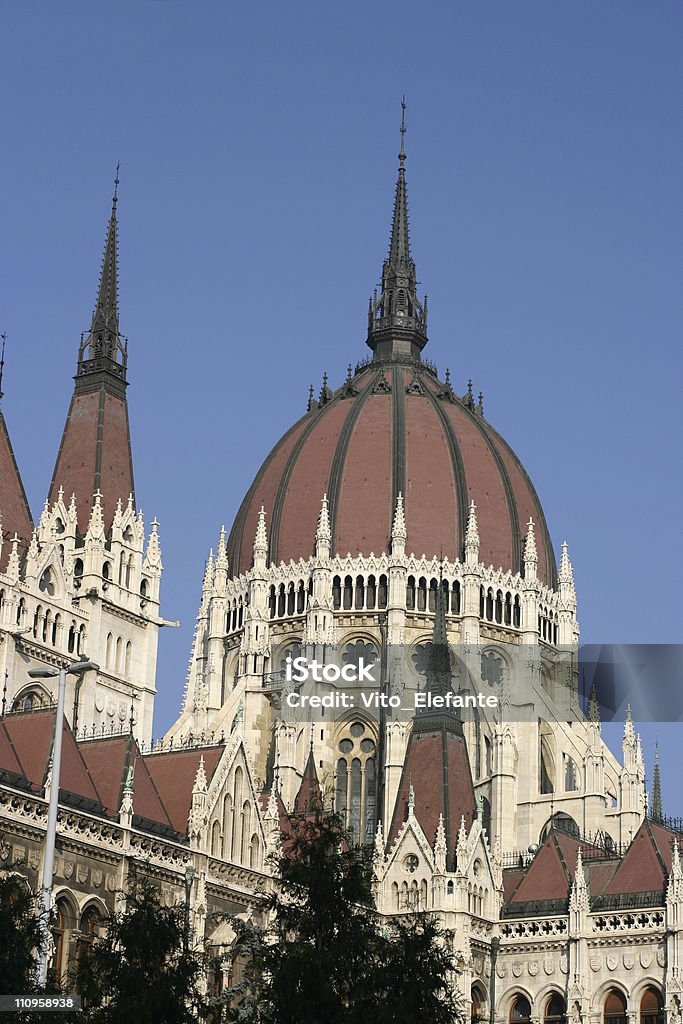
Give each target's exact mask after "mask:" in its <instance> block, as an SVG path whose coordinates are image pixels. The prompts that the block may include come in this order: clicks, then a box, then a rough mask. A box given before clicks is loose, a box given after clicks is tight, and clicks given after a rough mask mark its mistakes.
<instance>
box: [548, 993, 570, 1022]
mask: <svg viewBox="0 0 683 1024" xmlns="http://www.w3.org/2000/svg"><path fill="white" fill-rule="evenodd" d="M543 1024H567V1005H566V1003H565V1001H564V998H563V996H561V995H560V993H559V992H553V993H552V995H551V996H550V997H549V998H548V999H547V1000H546V1004H545V1007H544V1010H543Z"/></svg>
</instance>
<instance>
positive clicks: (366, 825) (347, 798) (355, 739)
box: [335, 721, 377, 844]
mask: <svg viewBox="0 0 683 1024" xmlns="http://www.w3.org/2000/svg"><path fill="white" fill-rule="evenodd" d="M376 749H377V748H376V739H375V737H374V735H373V734H372V733H371V732H370V730H369V729H368V728H367V727H366V726H365V725H364V723H363V722H360V721H354V722H351V723H349V724H347V726H346V728H345V729H344V731H343V733H342V734H341V735H340V737H339V739H338V741H337V752H338V754H339V755H340V756H339V757H338V759H337V771H336V775H337V780H336V796H335V810H336V812H337V814H339V816H340V817H341V818H342V820H343V821H344V824H345V826H346V828H347V829H348V830H349V831H350V832H351V834H352V836H353V840H354V842H357V843H366V844H369V843H371V842H372V840H373V837H374V831H375V811H376V801H377V778H376V764H375V758H376Z"/></svg>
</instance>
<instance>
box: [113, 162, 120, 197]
mask: <svg viewBox="0 0 683 1024" xmlns="http://www.w3.org/2000/svg"><path fill="white" fill-rule="evenodd" d="M120 167H121V161H120V160H117V161H116V177H115V178H114V198H113V200H112V204H113V206H114V207H115V206H116V204H117V202H118V201H119V169H120Z"/></svg>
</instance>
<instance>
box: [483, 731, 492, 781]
mask: <svg viewBox="0 0 683 1024" xmlns="http://www.w3.org/2000/svg"><path fill="white" fill-rule="evenodd" d="M484 755H485V758H484V765H485V771H486V774H487V775H490V774H491V772H492V771H493V762H492V758H491V740H490V739H489V738H488V736H484Z"/></svg>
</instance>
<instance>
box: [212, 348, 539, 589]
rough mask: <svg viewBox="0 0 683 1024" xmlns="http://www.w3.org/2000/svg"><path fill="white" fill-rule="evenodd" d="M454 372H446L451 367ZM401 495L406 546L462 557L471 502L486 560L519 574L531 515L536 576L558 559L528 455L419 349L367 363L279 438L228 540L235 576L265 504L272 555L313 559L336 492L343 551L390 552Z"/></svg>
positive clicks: (334, 509) (337, 533)
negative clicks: (323, 512)
mask: <svg viewBox="0 0 683 1024" xmlns="http://www.w3.org/2000/svg"><path fill="white" fill-rule="evenodd" d="M447 377H448V375H447ZM399 493H402V494H403V497H404V506H405V519H406V533H407V539H406V546H405V549H406V552H407V553H408V554H414V555H416V556H418V557H419V556H421V555H427V556H428V557H431V556H436V557H439V556H441V555H443V556H444V557H447V558H449V559H461V558H462V557H463V549H464V539H465V528H466V523H467V510H468V507H469V504H470V502H471V501H474V502H475V504H476V506H477V521H478V526H479V537H480V548H479V560H480V562H482V563H483V564H485V565H489V564H492V565H493V566H494V568H496V569H498V568H502V569H504V570H511V571H512V572H514V573H517V572H520V570H521V565H522V556H523V549H524V537H525V535H526V530H527V523H528V521H529V519H530V518H531V519H533V520H534V523H535V524H536V531H535V532H536V538H537V546H538V576H539V578H540V579H541V580H542V581H544V582H545V583H547V584H549V585H553V584H554V581H555V560H554V556H553V550H552V545H551V541H550V536H549V533H548V528H547V525H546V522H545V517H544V515H543V510H542V508H541V505H540V502H539V500H538V496H537V495H536V492H535V490H534V487H533V485H532V483H531V481H530V479H529V477H528V475H527V473H526V472H525V470H524V467H523V466H522V464H521V462H520V461H519V459H518V458H517V456H516V455H515V453H514V452H513V451H512V449H511V448H510V447H509V445H508V444H506V442H505V441H504V440H503V438H502V437H501V436H500V434H499V433H498V432H497V431H496V430H494V429H493V427H491V426H490V424H489V423H487V421H486V420H485V419H484V417H483V413H482V411H481V407H480V406H476V405H475V404H474V402H473V401H472V399H471V395H467V396H465V398H464V399H460V398H458V397H456V396H455V395H454V393H453V391H452V389H451V386H450V383H449V381H448V379H446V381H440V380H439V379H438V377H437V376H436V374H435V372H434V370H433V369H432V368H431V367H430V366H429V365H428V364H427V363H425V362H423V361H422V360H421V359H419V358H416V359H413V358H407V359H406V360H405V362H401V361H398V360H397V358H396V356H394V358H393V359H380V360H379V361H377V360H373V361H370V362H368V363H366V364H365V365H361V366H359V367H358V368H357V370H356V373H355V375H354V376H353V377H351V376H350V375H349V378H348V379H347V381H346V383H345V384H344V385H343V386H342V387H341V388H339V389H338V390H337V391H335V392H330V391H329V390H328V389H327V388H326V387H324V388H323V391H322V393H321V400H320V402H319V403H316V404H315V405H314V407H313V408H312V409H310V411H309V412H308V413H307V414H306V415H305V416H303V417H302V418H301V419H300V420H299V421H298V422H297V423H295V424H294V426H293V427H291V429H290V430H289V431H288V432H287V433H286V434H285V435H284V437H282V438H281V440H280V441H278V443H277V444H276V445H275V447H274V448H273V450H272V451H271V452H270V454H269V455H268V457H267V458H266V460H265V462H264V463H263V465H262V466H261V468H260V469H259V471H258V473H257V474H256V478H255V480H254V482H253V484H252V485H251V487H250V488H249V491H248V493H247V495H246V497H245V498H244V501H243V502H242V505H241V507H240V510H239V512H238V514H237V517H236V519H235V522H234V524H233V527H232V531H231V533H230V538H229V541H228V558H229V564H230V572H231V575H232V576H237V575H239V574H240V573H243V572H245V571H247V570H248V569H249V568H250V567H251V565H252V561H253V556H252V548H253V542H254V536H255V533H256V526H257V519H258V512H259V509H260V508H261V506H262V505H263V507H264V508H265V510H266V514H267V526H268V539H269V559H268V560H269V562H276V563H279V562H288V561H289V560H290V559H293V560H297V559H299V558H304V559H306V558H309V557H311V556H312V555H313V553H314V549H315V535H316V526H317V521H318V515H319V512H320V503H321V499H322V497H323V495H324V494H327V497H328V502H329V510H330V524H331V529H332V543H331V549H330V550H331V553H332V555H333V556H335V555H339V556H342V557H343V556H345V555H347V554H350V555H352V556H357V555H365V556H367V555H370V554H371V553H374V554H375V555H379V554H381V553H383V552H389V551H390V539H391V526H392V521H393V515H394V510H395V507H396V499H397V495H398V494H399Z"/></svg>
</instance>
